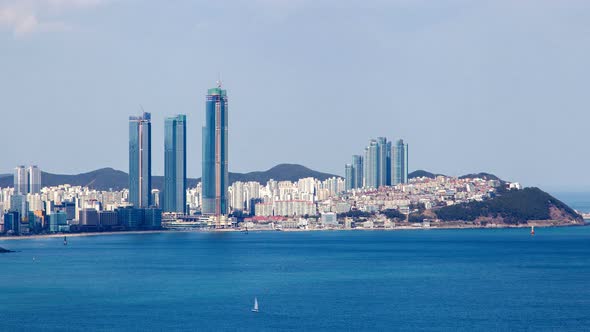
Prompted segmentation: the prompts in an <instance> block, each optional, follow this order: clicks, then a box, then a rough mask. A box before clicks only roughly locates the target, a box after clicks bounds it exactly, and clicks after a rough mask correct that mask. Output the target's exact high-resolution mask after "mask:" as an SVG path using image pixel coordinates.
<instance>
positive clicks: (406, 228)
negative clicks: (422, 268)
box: [0, 223, 590, 242]
mask: <svg viewBox="0 0 590 332" xmlns="http://www.w3.org/2000/svg"><path fill="white" fill-rule="evenodd" d="M531 226H535V227H538V228H554V227H576V226H579V227H584V226H590V223H584V224H519V225H497V226H493V227H488V226H477V225H449V226H434V227H413V226H399V227H394V228H350V229H344V228H316V229H265V228H261V229H248V232H274V233H280V232H287V233H288V232H325V231H386V232H390V231H409V230H448V229H510V228H530V227H531ZM243 231H245V229H241V228H235V229H234V228H232V229H198V228H196V229H161V230H146V231H119V232H94V233H62V234H36V235H23V236H0V242H2V241H15V240H37V239H51V238H62V237H88V236H110V235H128V234H132V235H133V234H135V235H138V234H160V233H224V232H243Z"/></svg>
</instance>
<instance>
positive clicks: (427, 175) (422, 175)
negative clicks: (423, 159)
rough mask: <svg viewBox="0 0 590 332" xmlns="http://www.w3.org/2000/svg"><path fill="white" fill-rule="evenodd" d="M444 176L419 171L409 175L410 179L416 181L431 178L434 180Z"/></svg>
mask: <svg viewBox="0 0 590 332" xmlns="http://www.w3.org/2000/svg"><path fill="white" fill-rule="evenodd" d="M440 175H442V174H434V173H430V172H428V171H425V170H422V169H419V170H417V171H413V172H412V173H410V174H408V179H414V178H430V179H434V178H435V177H437V176H440Z"/></svg>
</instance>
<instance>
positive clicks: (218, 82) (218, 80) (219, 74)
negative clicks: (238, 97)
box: [217, 72, 221, 88]
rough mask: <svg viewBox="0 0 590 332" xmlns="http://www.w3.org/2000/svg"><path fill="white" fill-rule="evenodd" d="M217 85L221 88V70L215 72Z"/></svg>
mask: <svg viewBox="0 0 590 332" xmlns="http://www.w3.org/2000/svg"><path fill="white" fill-rule="evenodd" d="M217 87H218V88H221V72H218V73H217Z"/></svg>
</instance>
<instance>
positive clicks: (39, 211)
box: [0, 168, 162, 235]
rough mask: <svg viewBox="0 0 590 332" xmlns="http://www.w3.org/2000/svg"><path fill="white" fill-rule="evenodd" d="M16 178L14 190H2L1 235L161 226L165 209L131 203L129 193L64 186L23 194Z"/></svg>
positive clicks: (0, 208) (0, 209) (18, 179)
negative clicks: (137, 206)
mask: <svg viewBox="0 0 590 332" xmlns="http://www.w3.org/2000/svg"><path fill="white" fill-rule="evenodd" d="M18 171H19V170H18V168H17V171H16V172H18ZM14 179H15V183H14V188H3V189H0V233H5V234H14V235H26V234H40V233H58V232H89V231H110V230H112V231H116V230H146V229H159V228H160V227H161V220H162V210H160V209H159V208H157V207H148V208H136V207H134V206H133V204H130V203H129V191H128V190H123V191H97V190H91V189H89V188H87V187H80V186H70V185H60V186H55V187H44V188H41V189H40V190H39V192H37V193H27V194H26V195H23V194H19V191H18V190H17V189H15V188H18V187H19V185H21V178H20V177H17V175H16V173H15V178H14Z"/></svg>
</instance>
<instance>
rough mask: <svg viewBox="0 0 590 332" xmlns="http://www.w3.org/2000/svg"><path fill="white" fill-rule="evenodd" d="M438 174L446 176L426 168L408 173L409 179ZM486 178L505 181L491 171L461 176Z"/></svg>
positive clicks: (433, 176)
mask: <svg viewBox="0 0 590 332" xmlns="http://www.w3.org/2000/svg"><path fill="white" fill-rule="evenodd" d="M437 176H445V175H444V174H435V173H430V172H428V171H425V170H421V169H420V170H417V171H413V172H412V173H410V174H408V179H414V178H420V177H426V178H431V179H434V178H436V177H437ZM476 178H479V179H484V180H498V181H502V182H504V181H503V180H502V179H500V178H499V177H497V176H495V175H494V174H490V173H485V172H479V173H471V174H465V175H462V176H460V177H459V179H476Z"/></svg>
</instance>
